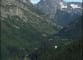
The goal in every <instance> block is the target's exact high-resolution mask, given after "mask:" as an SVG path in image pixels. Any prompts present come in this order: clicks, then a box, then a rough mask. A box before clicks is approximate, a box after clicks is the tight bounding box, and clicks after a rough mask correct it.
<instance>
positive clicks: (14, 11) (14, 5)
mask: <svg viewBox="0 0 83 60" xmlns="http://www.w3.org/2000/svg"><path fill="white" fill-rule="evenodd" d="M28 5H31V4H30V2H29V1H28V0H26V2H25V1H23V0H11V1H10V0H2V1H1V15H2V16H7V15H11V16H12V15H17V16H20V17H23V16H24V15H25V11H27V10H28V7H27V6H28Z"/></svg>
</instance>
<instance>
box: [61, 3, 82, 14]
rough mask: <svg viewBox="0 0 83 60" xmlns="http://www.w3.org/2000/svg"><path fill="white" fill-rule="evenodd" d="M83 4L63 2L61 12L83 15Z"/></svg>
mask: <svg viewBox="0 0 83 60" xmlns="http://www.w3.org/2000/svg"><path fill="white" fill-rule="evenodd" d="M82 4H83V3H82V2H61V10H62V11H66V12H68V13H71V14H78V15H82V10H83V7H82Z"/></svg>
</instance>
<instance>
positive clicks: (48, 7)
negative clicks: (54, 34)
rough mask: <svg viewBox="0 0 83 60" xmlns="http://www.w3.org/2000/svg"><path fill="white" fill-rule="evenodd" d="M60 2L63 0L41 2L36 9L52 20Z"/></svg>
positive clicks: (44, 0)
mask: <svg viewBox="0 0 83 60" xmlns="http://www.w3.org/2000/svg"><path fill="white" fill-rule="evenodd" d="M62 1H63V0H41V1H40V2H39V3H38V4H37V7H38V8H39V9H40V10H41V11H43V12H44V13H46V14H47V15H50V17H51V18H52V17H53V16H54V14H55V13H56V10H57V9H60V2H62Z"/></svg>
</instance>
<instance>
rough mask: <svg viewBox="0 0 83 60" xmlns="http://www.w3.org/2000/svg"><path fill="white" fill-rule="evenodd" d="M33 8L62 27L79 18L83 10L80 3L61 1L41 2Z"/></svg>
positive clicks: (48, 0) (42, 0) (45, 0)
mask: <svg viewBox="0 0 83 60" xmlns="http://www.w3.org/2000/svg"><path fill="white" fill-rule="evenodd" d="M35 6H36V8H38V9H39V10H40V11H42V12H43V13H44V14H43V16H45V17H47V18H51V19H52V20H53V21H54V22H55V23H56V24H57V25H60V26H62V27H65V26H66V25H68V24H69V23H70V22H71V21H72V20H74V19H75V18H76V17H78V16H81V15H82V10H83V7H82V3H81V2H64V1H63V0H56V1H54V0H41V1H40V2H39V3H38V4H37V5H35ZM61 21H62V22H61Z"/></svg>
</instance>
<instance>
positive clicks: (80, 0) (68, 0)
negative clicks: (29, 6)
mask: <svg viewBox="0 0 83 60" xmlns="http://www.w3.org/2000/svg"><path fill="white" fill-rule="evenodd" d="M39 1H40V0H31V2H32V3H33V4H37V3H38V2H39ZM64 1H66V2H82V0H64Z"/></svg>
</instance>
